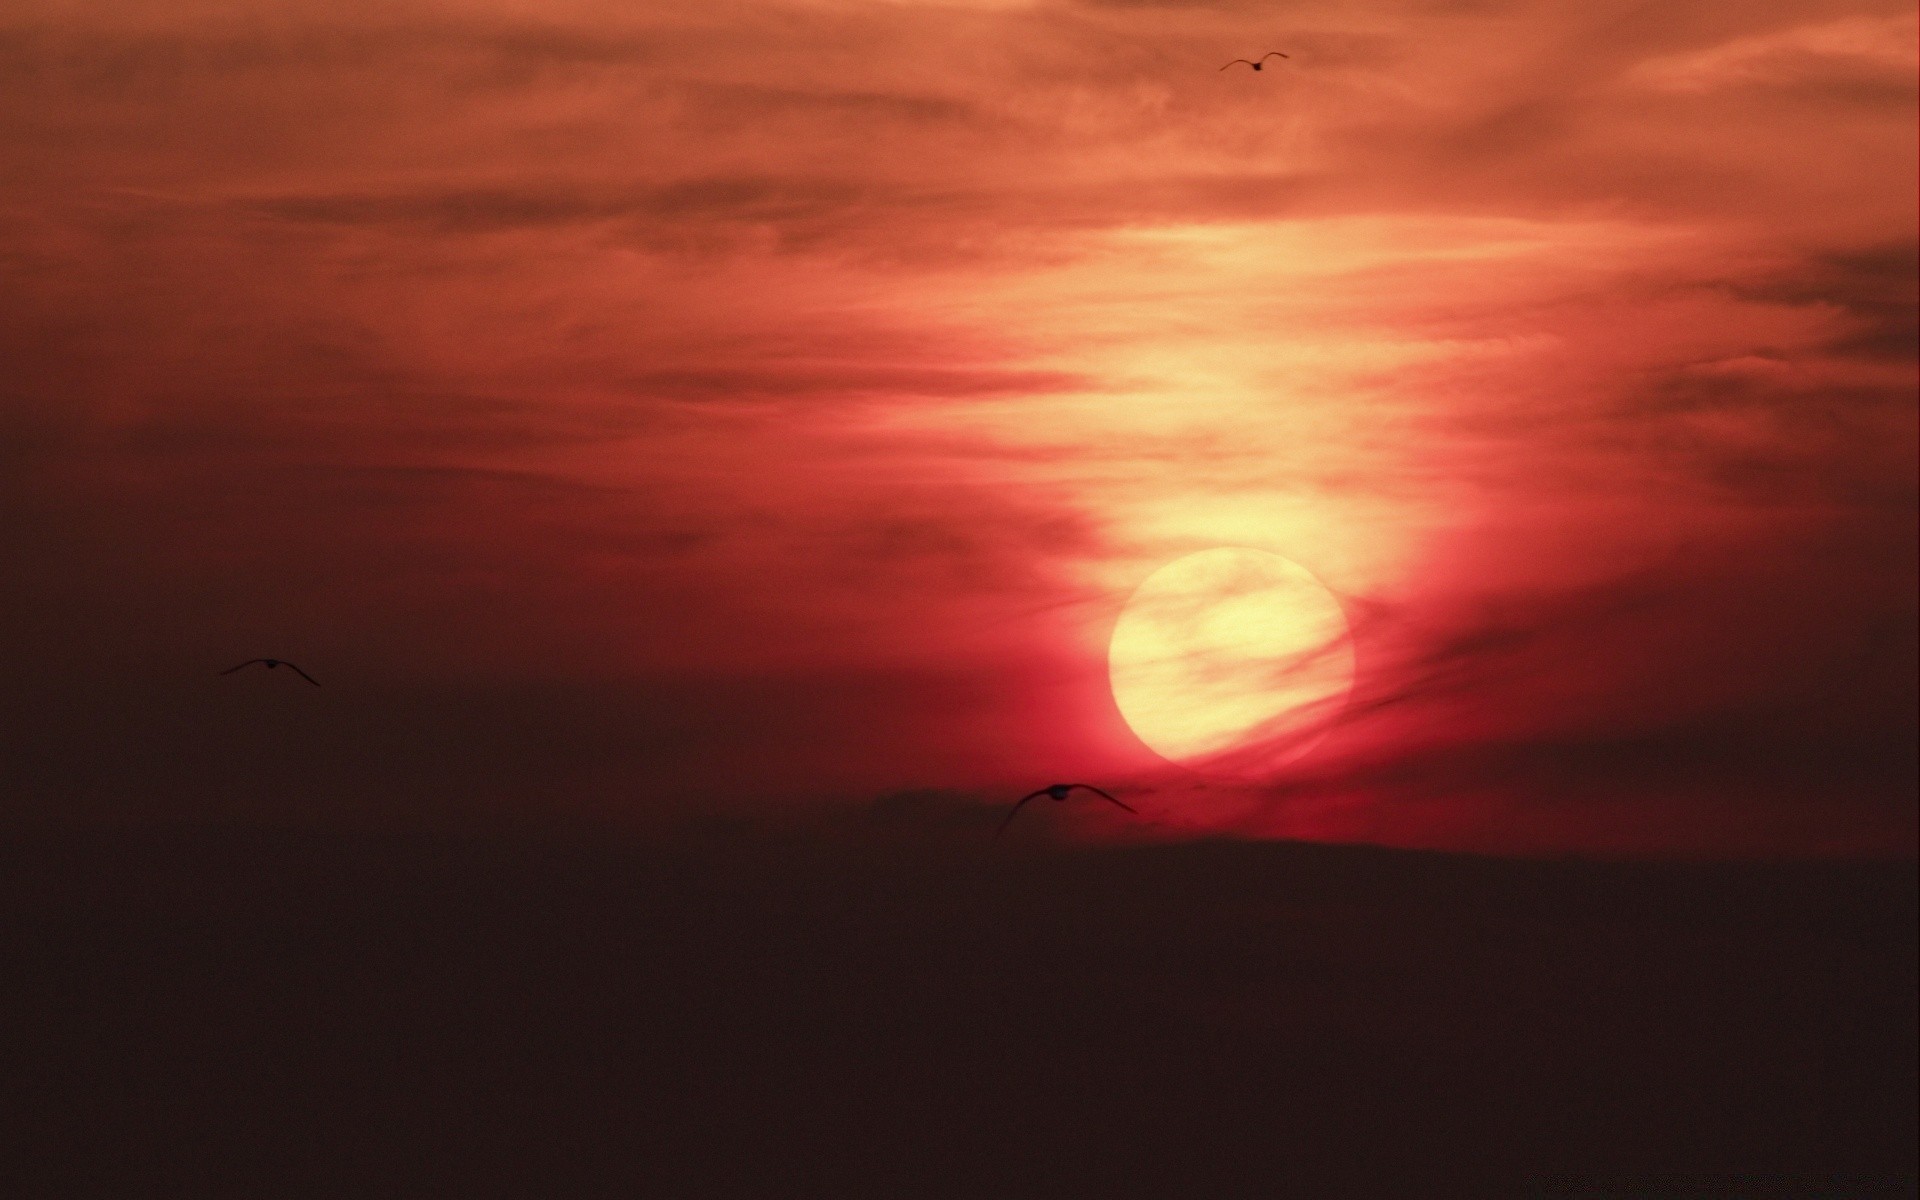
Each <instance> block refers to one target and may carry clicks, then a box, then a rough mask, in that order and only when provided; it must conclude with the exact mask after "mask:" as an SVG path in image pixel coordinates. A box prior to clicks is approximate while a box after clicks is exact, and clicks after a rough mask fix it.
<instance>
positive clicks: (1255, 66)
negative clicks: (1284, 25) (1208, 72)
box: [1220, 50, 1293, 71]
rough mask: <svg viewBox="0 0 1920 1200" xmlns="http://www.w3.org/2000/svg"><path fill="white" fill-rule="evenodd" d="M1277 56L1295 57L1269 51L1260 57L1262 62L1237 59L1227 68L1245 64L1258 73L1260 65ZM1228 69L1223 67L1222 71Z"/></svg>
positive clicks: (1276, 51)
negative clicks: (1236, 64)
mask: <svg viewBox="0 0 1920 1200" xmlns="http://www.w3.org/2000/svg"><path fill="white" fill-rule="evenodd" d="M1275 55H1279V56H1280V57H1281V58H1292V57H1293V55H1291V54H1281V53H1280V51H1278V50H1269V51H1267V52H1266V53H1265V54H1262V55H1261V56H1260V62H1255V61H1253V60H1252V59H1251V58H1236V59H1234V60H1233V62H1230V63H1228V64H1227V67H1230V66H1232V65H1233V63H1245V64H1247V65H1248V66H1250V67H1252V68H1253V69H1254V70H1256V71H1258V70H1259V69H1260V63H1263V62H1265V61H1267V60H1268V59H1270V58H1272V57H1274V56H1275ZM1227 67H1221V68H1220V69H1221V70H1222V71H1224V70H1226V69H1227Z"/></svg>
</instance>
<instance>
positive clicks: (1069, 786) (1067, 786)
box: [993, 783, 1140, 838]
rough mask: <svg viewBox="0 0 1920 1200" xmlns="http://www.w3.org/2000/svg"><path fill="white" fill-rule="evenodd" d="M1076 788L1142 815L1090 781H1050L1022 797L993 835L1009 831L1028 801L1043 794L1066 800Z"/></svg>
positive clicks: (1036, 798) (1057, 799)
mask: <svg viewBox="0 0 1920 1200" xmlns="http://www.w3.org/2000/svg"><path fill="white" fill-rule="evenodd" d="M1075 788H1080V789H1081V790H1083V791H1088V792H1092V793H1093V794H1094V795H1096V796H1099V797H1101V798H1102V799H1105V800H1110V801H1112V802H1113V803H1115V804H1118V805H1120V807H1121V808H1124V809H1126V810H1127V811H1128V812H1130V813H1133V815H1134V816H1136V817H1137V816H1139V815H1140V813H1139V811H1138V810H1136V809H1135V808H1133V807H1132V806H1131V805H1128V804H1126V803H1124V802H1123V801H1121V800H1118V799H1116V798H1115V797H1113V796H1109V795H1107V793H1105V792H1103V791H1101V790H1100V789H1099V788H1097V787H1094V786H1093V785H1092V784H1090V783H1050V784H1048V785H1047V786H1046V787H1043V788H1041V789H1040V790H1039V791H1037V792H1028V793H1027V794H1026V795H1024V796H1022V797H1020V801H1019V803H1017V804H1015V805H1014V806H1013V811H1012V812H1010V813H1008V814H1007V819H1006V820H1004V821H1002V822H1000V828H998V829H996V830H994V831H993V836H994V837H996V838H997V837H999V836H1000V835H1001V834H1003V833H1005V832H1006V831H1007V826H1009V825H1011V824H1013V819H1014V818H1015V817H1017V816H1019V815H1020V810H1021V809H1022V808H1024V807H1026V804H1027V801H1029V800H1038V799H1039V798H1040V797H1042V796H1047V797H1049V798H1051V799H1053V800H1055V801H1060V800H1065V799H1066V798H1067V793H1069V792H1071V791H1073V789H1075Z"/></svg>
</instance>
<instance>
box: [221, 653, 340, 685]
mask: <svg viewBox="0 0 1920 1200" xmlns="http://www.w3.org/2000/svg"><path fill="white" fill-rule="evenodd" d="M255 663H265V664H267V668H268V669H269V670H271V669H273V668H274V667H293V673H294V674H295V675H298V676H299V677H300V678H302V679H304V680H306V681H307V682H308V683H310V684H312V685H313V686H315V687H319V686H320V681H319V680H318V679H315V678H314V677H313V676H311V675H309V674H307V673H306V672H305V671H302V670H301V669H300V668H299V667H294V666H293V664H292V663H290V662H288V661H287V660H286V659H284V658H250V659H248V660H247V661H245V662H243V663H241V664H240V666H238V667H228V668H227V669H226V670H224V671H222V672H220V674H222V675H231V674H233V673H234V672H235V671H238V670H240V669H241V667H250V666H252V665H253V664H255Z"/></svg>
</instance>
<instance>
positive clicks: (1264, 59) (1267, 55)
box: [1260, 50, 1293, 62]
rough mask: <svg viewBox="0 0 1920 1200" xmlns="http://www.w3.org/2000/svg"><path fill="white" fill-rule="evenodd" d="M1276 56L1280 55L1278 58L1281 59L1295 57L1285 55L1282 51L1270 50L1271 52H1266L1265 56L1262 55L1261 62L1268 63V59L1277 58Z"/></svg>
mask: <svg viewBox="0 0 1920 1200" xmlns="http://www.w3.org/2000/svg"><path fill="white" fill-rule="evenodd" d="M1276 55H1278V56H1279V57H1281V58H1292V57H1293V55H1291V54H1287V53H1285V52H1284V51H1280V50H1269V51H1267V52H1266V53H1265V54H1262V55H1261V56H1260V61H1261V62H1265V61H1267V60H1268V59H1270V58H1273V57H1275V56H1276Z"/></svg>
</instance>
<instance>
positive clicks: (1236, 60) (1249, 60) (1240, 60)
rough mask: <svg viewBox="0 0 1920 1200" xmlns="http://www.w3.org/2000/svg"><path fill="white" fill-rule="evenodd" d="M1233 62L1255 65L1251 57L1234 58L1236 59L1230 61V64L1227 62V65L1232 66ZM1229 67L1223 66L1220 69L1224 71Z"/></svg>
mask: <svg viewBox="0 0 1920 1200" xmlns="http://www.w3.org/2000/svg"><path fill="white" fill-rule="evenodd" d="M1233 63H1245V64H1247V65H1248V66H1252V65H1253V60H1252V59H1250V58H1236V59H1234V60H1233V62H1230V63H1228V64H1227V67H1230V66H1232V65H1233ZM1227 67H1221V68H1220V69H1221V70H1222V71H1224V70H1226V69H1227Z"/></svg>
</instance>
